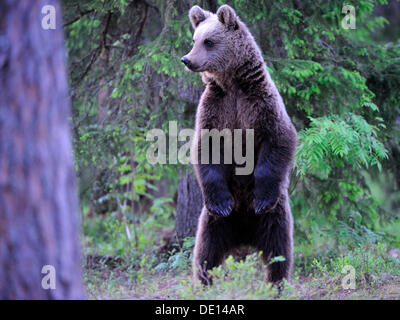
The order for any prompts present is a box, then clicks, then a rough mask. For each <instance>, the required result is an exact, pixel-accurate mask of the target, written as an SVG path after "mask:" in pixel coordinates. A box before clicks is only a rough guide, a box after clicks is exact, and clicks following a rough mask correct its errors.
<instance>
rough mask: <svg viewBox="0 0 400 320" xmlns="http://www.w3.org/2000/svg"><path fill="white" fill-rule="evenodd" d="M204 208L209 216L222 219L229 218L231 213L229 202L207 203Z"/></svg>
mask: <svg viewBox="0 0 400 320" xmlns="http://www.w3.org/2000/svg"><path fill="white" fill-rule="evenodd" d="M206 207H207V209H208V211H209V212H210V213H211V214H214V215H218V216H222V217H227V216H229V214H230V213H231V211H232V204H231V201H230V200H229V201H224V202H222V203H218V204H211V203H207V205H206Z"/></svg>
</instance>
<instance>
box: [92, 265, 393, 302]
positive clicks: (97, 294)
mask: <svg viewBox="0 0 400 320" xmlns="http://www.w3.org/2000/svg"><path fill="white" fill-rule="evenodd" d="M86 276H87V278H86V279H87V281H86V284H87V294H88V298H89V299H100V300H103V299H134V300H147V299H152V300H166V299H193V298H194V297H193V296H192V295H189V296H186V297H185V294H187V289H185V285H186V284H187V281H188V279H189V278H190V276H191V275H190V274H185V275H181V276H178V275H177V276H172V277H171V275H170V274H168V273H165V272H164V273H160V274H157V275H146V277H145V278H144V279H143V281H142V283H140V284H137V283H131V282H130V281H129V280H127V279H129V277H128V278H127V275H126V274H124V273H123V272H115V271H112V270H103V271H101V272H98V271H93V270H87V271H86ZM315 280H316V279H314V278H312V277H301V278H300V279H299V280H294V281H291V282H290V283H289V286H290V291H285V290H287V289H285V290H284V291H283V294H282V295H281V296H279V297H278V296H277V295H276V294H274V293H267V292H259V293H258V294H259V297H257V295H254V293H253V295H250V296H248V295H246V294H244V295H243V296H240V295H237V294H235V295H234V296H232V292H220V293H219V294H218V291H219V290H216V291H217V292H216V291H211V292H210V294H209V295H207V294H204V290H203V289H199V291H201V292H202V294H201V297H200V299H213V300H214V299H215V300H219V299H222V300H225V299H260V300H263V299H268V300H269V299H283V300H286V299H297V300H321V299H322V300H326V299H327V300H386V299H388V300H400V277H397V278H392V279H390V280H388V281H387V282H386V283H384V284H381V285H377V286H376V287H371V286H363V287H359V288H356V289H354V290H352V289H348V290H344V289H342V288H340V286H336V287H332V286H331V284H328V285H327V286H325V285H322V286H321V285H320V286H318V285H315V283H316V282H317V281H315ZM318 281H325V280H324V279H319V280H318ZM252 286H254V285H252V284H249V287H252ZM228 287H229V286H228ZM267 290H268V289H267ZM192 293H193V294H194V293H195V291H194V292H192Z"/></svg>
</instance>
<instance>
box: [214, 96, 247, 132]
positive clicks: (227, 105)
mask: <svg viewBox="0 0 400 320" xmlns="http://www.w3.org/2000/svg"><path fill="white" fill-rule="evenodd" d="M209 107H210V111H209V112H210V113H211V114H212V116H211V117H210V118H209V119H212V121H211V122H212V123H211V127H212V128H215V129H218V130H223V129H230V130H233V129H242V130H246V129H254V123H253V121H252V117H251V115H250V114H251V112H250V111H251V106H250V105H249V102H248V101H247V100H246V99H245V98H244V97H242V96H240V95H239V94H237V93H235V92H233V93H230V94H226V95H225V96H223V97H221V98H219V99H215V100H214V101H213V104H212V105H210V106H209Z"/></svg>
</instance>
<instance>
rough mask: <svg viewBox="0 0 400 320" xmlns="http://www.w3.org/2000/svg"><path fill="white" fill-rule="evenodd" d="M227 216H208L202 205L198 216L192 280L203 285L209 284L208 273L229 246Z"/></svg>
mask: <svg viewBox="0 0 400 320" xmlns="http://www.w3.org/2000/svg"><path fill="white" fill-rule="evenodd" d="M226 219H227V218H222V217H217V216H210V215H209V213H208V211H207V209H206V208H205V207H204V208H203V211H202V213H201V215H200V218H199V224H198V227H197V233H196V242H195V247H194V257H193V275H194V280H195V281H196V280H200V281H201V283H202V284H203V285H211V284H212V279H211V276H210V275H209V273H208V270H211V269H212V268H214V267H217V266H219V265H220V264H221V263H222V262H223V260H224V258H225V257H226V254H227V253H228V252H229V250H230V248H231V243H232V239H231V234H230V233H231V232H229V228H227V224H226Z"/></svg>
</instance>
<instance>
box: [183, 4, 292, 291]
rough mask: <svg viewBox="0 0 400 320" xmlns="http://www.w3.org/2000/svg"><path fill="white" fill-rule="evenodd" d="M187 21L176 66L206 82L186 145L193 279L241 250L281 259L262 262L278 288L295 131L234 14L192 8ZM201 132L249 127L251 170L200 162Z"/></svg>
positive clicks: (288, 244)
mask: <svg viewBox="0 0 400 320" xmlns="http://www.w3.org/2000/svg"><path fill="white" fill-rule="evenodd" d="M189 18H190V21H191V23H192V25H193V28H194V29H195V32H194V36H193V42H194V45H193V48H192V50H191V51H190V52H189V53H188V54H187V55H186V56H184V57H183V58H182V62H183V63H184V64H185V65H186V67H187V68H188V69H189V70H191V71H194V72H201V73H202V79H203V81H204V82H205V83H206V89H205V91H204V92H203V94H202V96H201V99H200V102H199V106H198V109H197V115H196V129H195V137H194V143H193V146H192V157H193V156H195V157H196V158H195V159H198V163H194V169H195V173H196V177H197V179H198V182H199V185H200V187H201V189H202V193H203V199H204V207H203V210H202V212H201V215H200V218H199V224H198V230H197V234H196V243H195V249H194V261H193V268H194V274H195V278H197V279H200V281H201V282H202V283H203V284H210V283H211V278H210V275H209V274H208V272H207V270H210V269H212V268H213V267H216V266H218V265H220V264H221V263H222V262H223V261H224V259H225V258H226V257H227V256H228V255H229V254H230V253H231V252H232V250H234V249H236V248H239V247H241V246H249V247H253V248H255V249H257V250H259V251H262V252H263V253H262V255H263V260H264V262H265V263H266V264H268V261H269V260H270V259H271V258H273V257H276V256H283V257H284V258H285V261H279V262H275V263H272V264H268V272H267V279H268V281H271V282H273V283H279V282H280V281H281V280H282V279H283V278H288V276H289V273H290V268H291V265H292V251H293V220H292V214H291V211H290V207H289V195H288V186H289V172H290V169H291V165H292V162H293V158H294V154H295V148H296V142H297V133H296V130H295V128H294V126H293V124H292V122H291V121H290V118H289V117H288V115H287V113H286V109H285V105H284V104H283V101H282V98H281V96H280V94H279V92H278V90H277V88H276V86H275V84H274V82H273V81H272V79H271V77H270V75H269V73H268V71H267V69H266V65H265V62H264V60H263V57H262V55H261V52H260V49H259V48H258V46H257V44H256V43H255V41H254V38H253V36H252V35H251V34H250V32H249V30H248V29H247V27H246V26H245V24H244V23H243V22H241V21H240V19H239V18H238V17H237V16H236V13H235V11H234V10H233V9H232V8H231V7H229V6H228V5H223V6H221V7H220V8H219V9H218V11H217V13H216V14H213V13H211V12H208V11H205V10H203V9H201V8H200V7H198V6H194V7H192V8H191V9H190V11H189ZM202 129H209V130H211V129H217V130H219V131H222V130H224V129H225V130H226V129H228V130H231V131H232V132H233V130H234V129H242V130H246V129H253V130H254V148H253V149H254V150H251V151H252V152H254V161H255V162H254V163H255V168H254V170H252V171H251V173H250V174H248V175H237V174H236V171H235V169H236V168H237V167H239V165H238V164H236V163H235V162H234V161H233V162H231V161H229V160H230V159H227V156H226V155H225V154H224V152H223V151H224V149H223V148H220V147H219V148H217V150H216V148H214V149H213V148H211V147H210V149H209V150H208V151H207V153H208V154H209V156H211V157H210V158H209V159H212V156H213V154H214V153H219V156H220V158H219V159H220V162H219V163H211V164H208V163H204V164H203V163H202V148H204V146H207V144H208V145H209V141H208V142H207V144H204V143H203V141H201V139H202V137H201V130H202ZM208 139H209V138H208ZM242 143H243V142H242ZM246 150H247V149H246ZM203 151H204V150H203ZM224 155H225V159H224ZM228 157H229V156H228ZM224 160H225V161H224ZM226 160H228V161H226Z"/></svg>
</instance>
